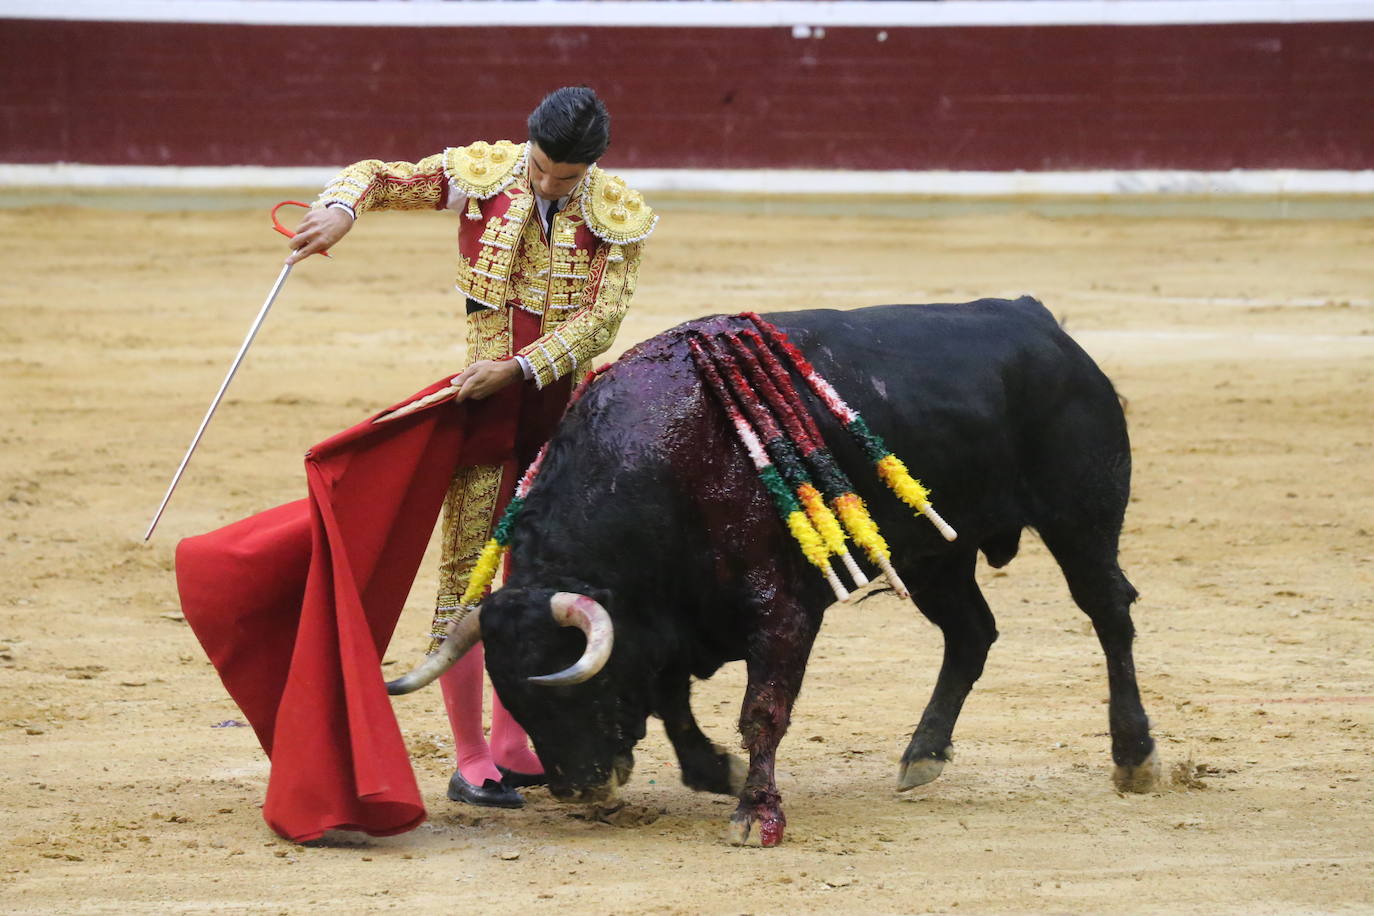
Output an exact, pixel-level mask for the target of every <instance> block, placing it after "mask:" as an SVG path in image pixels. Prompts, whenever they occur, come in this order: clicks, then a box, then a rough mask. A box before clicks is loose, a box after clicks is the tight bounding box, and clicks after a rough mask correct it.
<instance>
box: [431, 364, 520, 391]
mask: <svg viewBox="0 0 1374 916" xmlns="http://www.w3.org/2000/svg"><path fill="white" fill-rule="evenodd" d="M524 377H525V373H524V371H523V370H521V368H520V363H519V362H517V361H516V360H513V359H479V360H478V361H477V362H475V363H473V364H472V365H471V366H468V367H467V368H466V369H464V370H463V371H462V372H460V373H458V374H457V375H456V376H454V377H453V379H452V380H450V382H449V384H450V385H457V386H458V394H457V395H456V396H455V397H454V400H455V401H466V400H468V399H469V398H471V399H472V400H474V401H480V400H482V399H483V398H487V397H491V396H492V395H493V394H495V393H496V392H498V391H500V390H501V389H502V388H505V387H506V386H507V385H509V384H511V383H512V382H518V381H520V380H521V379H522V378H524Z"/></svg>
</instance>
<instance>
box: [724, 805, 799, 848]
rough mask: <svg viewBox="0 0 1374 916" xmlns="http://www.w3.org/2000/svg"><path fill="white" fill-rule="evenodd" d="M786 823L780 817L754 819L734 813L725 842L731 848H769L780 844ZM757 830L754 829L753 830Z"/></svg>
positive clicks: (726, 831)
mask: <svg viewBox="0 0 1374 916" xmlns="http://www.w3.org/2000/svg"><path fill="white" fill-rule="evenodd" d="M786 824H787V822H786V821H785V820H784V819H783V818H781V817H760V818H758V819H757V821H756V820H755V818H752V817H748V816H743V815H740V814H739V813H736V814H734V815H732V816H731V817H730V825H729V826H728V827H727V828H726V830H725V841H726V842H727V843H729V844H730V845H731V846H761V847H764V848H770V847H773V846H777V845H778V844H779V843H781V842H782V834H783V829H784V827H786ZM756 827H757V828H758V829H754V828H756Z"/></svg>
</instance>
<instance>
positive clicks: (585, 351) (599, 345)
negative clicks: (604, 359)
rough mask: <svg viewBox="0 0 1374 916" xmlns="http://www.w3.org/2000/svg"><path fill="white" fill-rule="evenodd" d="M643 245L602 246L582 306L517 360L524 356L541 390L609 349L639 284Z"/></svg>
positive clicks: (521, 352)
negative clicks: (636, 285)
mask: <svg viewBox="0 0 1374 916" xmlns="http://www.w3.org/2000/svg"><path fill="white" fill-rule="evenodd" d="M641 247H642V246H641V243H638V242H636V243H633V244H628V245H617V244H603V245H600V246H598V249H597V252H596V256H595V258H594V260H593V261H592V270H591V276H590V277H589V278H588V280H587V285H586V286H585V287H584V288H583V292H582V305H581V307H580V308H578V310H577V311H576V312H574V313H573V314H572V316H571V317H569V318H568V320H567V321H565V322H563V323H562V324H561V325H559V326H558V327H557V328H555V329H554V330H552V331H550V332H549V333H547V334H545V335H543V336H542V337H540V338H539V339H538V340H536V341H534V343H532V344H530V345H529V346H527V347H525V348H523V349H521V350H519V351H518V352H517V354H516V355H518V356H523V357H524V358H525V359H526V360H527V361H528V362H529V365H530V369H531V371H532V372H533V373H534V383H535V384H536V385H538V386H539V387H540V388H543V387H544V386H545V385H548V384H551V383H552V382H554V381H555V380H557V379H559V378H562V377H563V376H564V375H566V374H568V373H569V372H572V371H574V370H575V369H576V368H577V367H578V366H582V365H585V364H587V363H589V362H591V360H593V359H594V358H596V357H597V356H600V355H601V354H602V353H605V352H606V351H607V350H608V349H610V346H611V343H612V342H613V341H614V340H615V334H616V331H618V330H619V329H620V322H621V321H622V320H623V319H624V318H625V312H626V311H627V310H628V309H629V307H630V298H631V297H632V296H634V292H635V284H636V282H637V281H638V279H639V259H640V253H641V252H640V249H641Z"/></svg>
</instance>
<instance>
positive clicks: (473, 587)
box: [459, 538, 506, 605]
mask: <svg viewBox="0 0 1374 916" xmlns="http://www.w3.org/2000/svg"><path fill="white" fill-rule="evenodd" d="M505 552H506V548H505V547H504V546H502V545H501V542H500V541H498V540H496V538H492V539H491V540H489V541H487V543H486V544H485V545H483V547H482V555H481V556H479V557H478V558H477V563H476V565H474V566H473V567H472V575H471V576H470V577H469V578H468V587H467V590H466V591H464V592H463V597H462V598H461V599H459V600H460V601H461V602H462V603H463V604H468V605H472V604H476V603H477V602H478V601H481V600H482V596H483V595H485V594H486V593H487V588H488V587H489V586H490V585H491V583H492V580H493V579H495V578H496V569H497V567H499V566H500V565H501V555H502V554H504V553H505Z"/></svg>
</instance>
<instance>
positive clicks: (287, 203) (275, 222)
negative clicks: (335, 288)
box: [272, 200, 332, 260]
mask: <svg viewBox="0 0 1374 916" xmlns="http://www.w3.org/2000/svg"><path fill="white" fill-rule="evenodd" d="M282 207H304V208H305V209H307V210H309V209H310V205H309V204H304V203H301V202H300V201H299V200H284V201H282V202H281V203H279V204H277V205H276V206H275V207H273V208H272V228H273V229H275V230H277V231H278V232H280V233H281V234H282V235H284V236H286V237H287V238H289V239H294V238H295V237H296V233H294V232H292V231H291V230H290V229H287V228H286V227H285V226H283V225H282V224H281V220H279V219H277V211H278V210H280V209H281V208H282ZM320 254H322V255H324V256H325V257H326V258H330V254H329V252H327V251H321V252H320ZM331 260H332V258H331Z"/></svg>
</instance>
